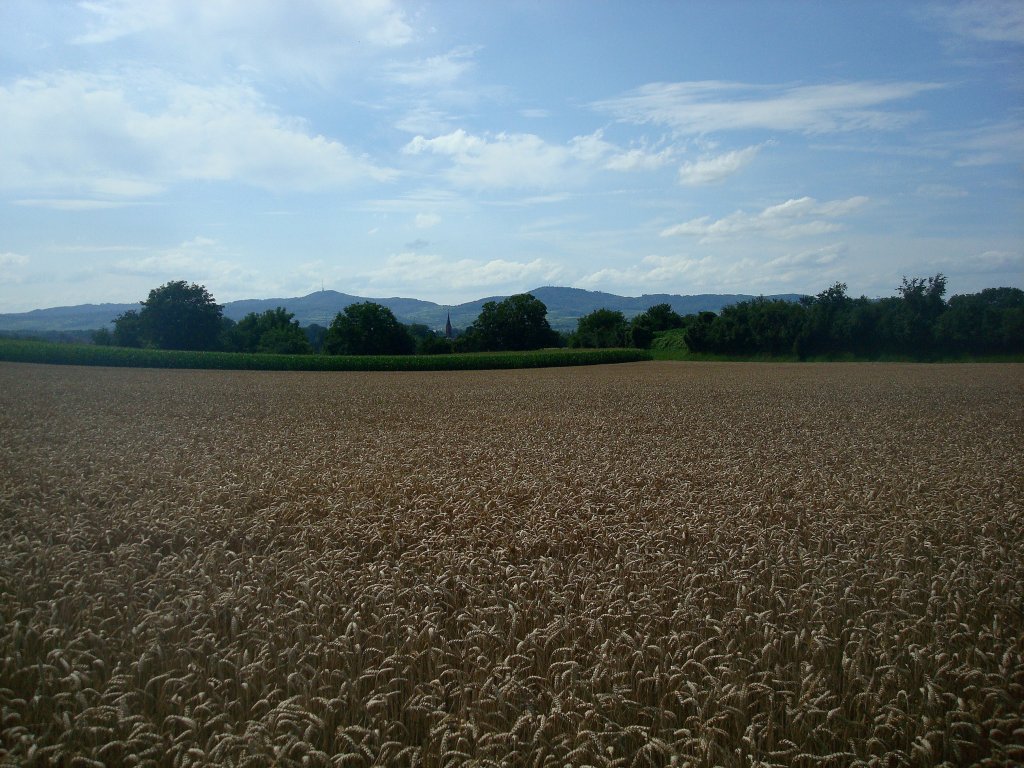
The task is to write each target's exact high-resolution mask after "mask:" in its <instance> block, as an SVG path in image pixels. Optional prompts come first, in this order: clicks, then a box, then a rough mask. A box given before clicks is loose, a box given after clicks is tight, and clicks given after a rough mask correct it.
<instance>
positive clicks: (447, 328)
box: [444, 312, 452, 339]
mask: <svg viewBox="0 0 1024 768" xmlns="http://www.w3.org/2000/svg"><path fill="white" fill-rule="evenodd" d="M444 337H445V338H446V339H450V338H451V337H452V313H451V312H449V313H448V320H446V321H445V324H444Z"/></svg>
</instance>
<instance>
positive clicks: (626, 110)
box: [593, 80, 942, 134]
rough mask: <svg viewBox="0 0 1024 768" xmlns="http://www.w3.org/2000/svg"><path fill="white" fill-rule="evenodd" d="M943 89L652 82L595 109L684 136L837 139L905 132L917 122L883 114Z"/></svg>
mask: <svg viewBox="0 0 1024 768" xmlns="http://www.w3.org/2000/svg"><path fill="white" fill-rule="evenodd" d="M940 87H942V86H941V85H939V84H937V83H917V82H896V83H876V82H854V83H836V84H829V85H796V86H786V85H750V84H745V83H734V82H723V81H715V80H711V81H697V82H681V83H650V84H647V85H644V86H641V87H640V88H637V89H636V90H634V91H630V92H628V93H626V94H623V95H622V96H618V97H615V98H611V99H605V100H603V101H598V102H595V103H594V105H593V106H594V107H595V108H596V109H598V110H600V111H602V112H608V113H610V114H612V115H614V116H616V117H617V118H619V119H620V120H623V121H626V122H631V123H653V124H657V125H665V126H669V127H671V128H672V129H673V130H675V131H678V132H679V133H682V134H703V133H710V132H718V131H738V130H749V129H763V130H774V131H796V132H800V133H808V134H815V133H835V132H843V131H855V130H887V129H892V128H897V127H900V126H903V125H906V124H907V123H909V122H911V121H913V120H914V119H916V118H917V117H918V115H917V114H915V113H913V112H902V111H897V110H894V109H883V108H882V107H883V106H887V105H890V104H892V103H898V102H903V101H908V100H910V99H912V98H913V97H915V96H917V95H919V94H921V93H924V92H926V91H929V90H934V89H936V88H940Z"/></svg>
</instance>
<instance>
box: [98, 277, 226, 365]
mask: <svg viewBox="0 0 1024 768" xmlns="http://www.w3.org/2000/svg"><path fill="white" fill-rule="evenodd" d="M222 310H223V307H221V305H220V304H217V303H216V302H215V301H214V300H213V296H211V295H210V293H209V292H208V291H207V290H206V288H204V287H203V286H201V285H196V284H195V283H192V284H191V285H189V284H188V283H186V282H185V281H184V280H174V281H171V282H169V283H166V284H165V285H162V286H160V287H159V288H154V289H153V290H151V291H150V292H149V298H147V299H146V300H145V301H144V302H142V309H141V310H140V311H139V316H138V319H139V324H140V326H141V330H142V338H143V339H144V340H145V341H146V342H148V343H150V344H152V345H153V346H156V347H159V348H160V349H195V350H202V349H214V348H215V347H216V346H217V345H218V341H219V339H220V332H221V313H222ZM126 314H127V313H126ZM122 317H124V315H122ZM119 319H120V318H119ZM116 324H117V321H115V326H116Z"/></svg>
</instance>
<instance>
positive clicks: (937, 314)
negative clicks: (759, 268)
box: [683, 274, 1024, 358]
mask: <svg viewBox="0 0 1024 768" xmlns="http://www.w3.org/2000/svg"><path fill="white" fill-rule="evenodd" d="M945 291H946V278H945V277H944V276H943V275H941V274H938V275H935V276H934V277H929V278H927V279H925V278H910V279H907V278H904V280H903V284H902V285H901V286H900V287H899V288H898V295H897V296H894V297H889V298H884V299H868V298H867V297H864V296H861V297H860V298H858V299H854V298H851V297H850V296H848V295H847V294H846V285H844V284H843V283H836V284H835V285H833V286H832V287H830V288H828V289H827V290H825V291H822V292H821V293H819V294H818V295H817V296H813V297H805V298H804V299H803V300H802V301H800V302H799V303H794V302H785V301H768V300H766V299H755V300H753V301H748V302H743V303H741V304H735V305H733V306H730V307H726V308H725V309H724V310H722V313H721V314H720V315H717V316H716V315H710V313H708V314H704V315H701V316H699V317H696V318H687V324H686V328H685V331H684V332H683V339H684V340H685V344H686V347H687V348H688V349H690V350H692V351H695V352H714V353H718V354H726V355H761V354H763V355H797V356H798V357H801V358H806V357H814V356H825V357H836V356H853V357H860V358H877V357H884V356H906V357H919V358H929V357H936V356H942V355H960V354H975V355H986V354H1019V353H1022V352H1024V291H1021V290H1020V289H1017V288H987V289H985V290H983V291H981V292H980V293H976V294H965V295H959V296H954V297H952V298H951V299H950V300H949V301H948V302H946V301H944V299H943V296H944V294H945Z"/></svg>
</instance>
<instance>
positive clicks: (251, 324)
mask: <svg viewBox="0 0 1024 768" xmlns="http://www.w3.org/2000/svg"><path fill="white" fill-rule="evenodd" d="M223 310H224V308H223V306H222V305H220V304H217V302H216V301H215V300H214V297H213V296H212V295H211V294H210V292H209V291H207V289H206V288H205V287H204V286H202V285H197V284H195V283H192V284H189V283H188V282H186V281H184V280H177V281H172V282H169V283H166V284H164V285H162V286H160V287H159V288H154V289H153V290H151V291H150V292H149V296H148V298H147V299H146V300H145V301H143V302H140V307H139V309H138V310H130V311H128V312H125V313H123V314H121V315H119V316H118V317H117V318H115V320H114V327H113V329H112V330H109V329H101V330H98V331H94V332H93V341H94V342H95V343H96V344H104V345H113V346H121V347H147V348H156V349H177V350H209V351H213V350H217V351H227V352H268V353H275V354H313V353H324V354H328V355H407V354H413V353H419V354H439V353H450V352H485V351H486V352H490V351H521V350H530V349H542V348H544V347H558V346H564V344H563V343H562V337H561V336H560V335H559V334H558V333H556V332H555V331H553V330H552V329H551V326H550V325H549V323H548V320H547V307H546V306H545V305H544V303H543V302H541V301H540V300H539V299H537V298H535V297H533V296H531V295H530V294H518V295H515V296H510V297H509V298H507V299H504V300H503V301H488V302H486V303H485V304H484V305H483V308H482V310H481V312H480V315H479V316H478V317H477V319H476V320H475V321H474V322H473V323H472V325H470V326H469V327H468V328H466V329H464V330H462V331H461V332H459V333H458V334H457V336H455V337H454V338H448V337H446V336H445V335H443V334H440V333H438V332H437V331H434V330H432V329H430V328H428V327H427V326H426V325H423V324H420V323H414V324H412V325H406V324H404V323H401V322H399V321H398V319H397V318H395V315H394V313H393V312H392V311H391V310H390V309H388V308H387V307H385V306H383V305H381V304H378V303H376V302H372V301H366V302H360V303H357V304H350V305H349V306H347V307H345V309H344V310H343V311H341V312H339V313H338V314H337V315H335V317H334V319H333V321H332V322H331V324H330V326H329V327H327V328H324V327H322V326H319V325H315V324H314V325H310V326H308V327H306V328H302V327H300V326H299V323H298V321H297V320H295V316H294V314H293V313H291V312H288V311H287V310H285V309H284V308H283V307H277V308H276V309H272V310H267V311H266V312H263V313H255V312H251V313H249V314H248V315H246V316H245V317H243V318H242V319H241V320H239V321H238V322H235V321H233V320H231V319H230V318H226V317H224V314H223Z"/></svg>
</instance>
